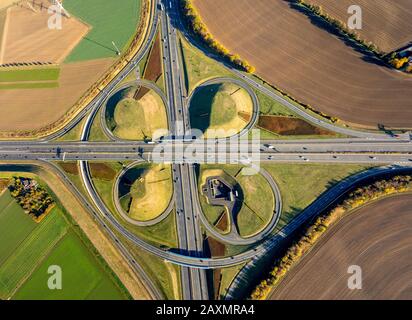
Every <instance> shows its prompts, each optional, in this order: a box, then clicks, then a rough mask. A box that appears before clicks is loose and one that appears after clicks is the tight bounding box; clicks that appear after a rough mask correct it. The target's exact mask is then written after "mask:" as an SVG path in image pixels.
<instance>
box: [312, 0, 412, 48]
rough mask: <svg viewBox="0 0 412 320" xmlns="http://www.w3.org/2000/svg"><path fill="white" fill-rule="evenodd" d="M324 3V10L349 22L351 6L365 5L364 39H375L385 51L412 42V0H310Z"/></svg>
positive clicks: (363, 7) (361, 33)
mask: <svg viewBox="0 0 412 320" xmlns="http://www.w3.org/2000/svg"><path fill="white" fill-rule="evenodd" d="M307 1H308V2H309V3H313V4H317V5H320V6H322V8H323V11H324V12H326V13H328V14H329V15H330V16H332V17H333V18H335V19H339V20H341V21H342V22H344V23H347V20H348V17H349V16H350V15H349V14H348V13H347V11H348V8H349V6H350V5H352V4H356V5H358V6H360V7H361V8H362V10H363V11H362V15H363V26H362V30H359V31H356V32H357V33H359V34H360V35H361V36H362V38H364V39H366V40H368V41H372V42H373V43H374V44H376V45H377V46H378V47H379V48H380V49H381V50H383V51H384V52H391V51H393V50H396V49H399V48H401V47H403V46H405V45H407V44H408V43H412V24H411V23H410V21H412V1H410V0H396V1H393V0H357V1H356V3H355V2H354V1H353V0H339V1H330V0H307Z"/></svg>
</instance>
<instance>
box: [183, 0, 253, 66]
mask: <svg viewBox="0 0 412 320" xmlns="http://www.w3.org/2000/svg"><path fill="white" fill-rule="evenodd" d="M181 8H182V11H183V13H184V16H185V18H186V22H187V23H188V25H189V27H190V28H191V29H192V31H193V32H194V33H195V34H196V35H197V36H198V37H199V38H200V39H201V40H202V41H203V42H204V43H205V44H206V45H207V46H209V47H210V48H211V49H213V50H214V51H215V52H216V53H217V54H219V55H220V56H221V57H222V58H224V59H226V60H228V61H230V62H231V63H232V64H234V65H235V66H236V67H239V68H240V69H242V70H244V71H246V72H248V73H254V72H255V67H253V66H252V65H250V64H249V62H247V61H246V60H244V59H242V58H241V57H240V56H239V55H238V54H232V53H230V52H229V50H228V49H227V48H225V47H224V46H223V45H222V44H220V43H219V42H218V41H217V40H216V39H215V38H214V37H213V35H212V34H211V33H210V32H209V30H208V29H207V27H206V25H205V23H204V22H203V21H202V18H201V17H200V15H199V12H198V11H197V9H196V8H195V7H194V6H193V4H192V1H191V0H181Z"/></svg>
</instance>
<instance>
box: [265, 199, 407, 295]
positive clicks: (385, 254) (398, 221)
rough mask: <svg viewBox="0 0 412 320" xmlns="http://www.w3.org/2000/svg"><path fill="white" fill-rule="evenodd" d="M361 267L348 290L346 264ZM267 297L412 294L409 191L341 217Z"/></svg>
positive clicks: (348, 275)
mask: <svg viewBox="0 0 412 320" xmlns="http://www.w3.org/2000/svg"><path fill="white" fill-rule="evenodd" d="M351 265H358V266H360V267H361V268H362V278H363V281H362V289H361V290H349V289H348V286H347V283H348V282H347V281H348V278H349V277H350V274H348V273H347V270H348V267H349V266H351ZM271 299H273V300H279V299H345V300H346V299H412V195H410V194H406V195H401V196H396V197H392V198H386V199H383V200H380V201H378V202H376V203H373V204H371V205H369V206H366V207H364V208H362V209H360V210H358V211H357V212H356V213H353V214H352V215H349V216H347V217H345V218H344V219H343V220H342V221H341V222H340V223H339V224H338V225H336V226H335V227H332V229H331V230H329V231H328V232H327V233H326V234H325V236H324V238H322V239H321V240H320V242H319V243H317V244H316V245H315V247H314V248H313V249H312V251H311V252H310V253H309V254H308V255H307V256H306V257H303V259H302V261H301V262H300V263H299V264H298V265H297V266H296V267H295V268H294V269H293V270H292V271H291V272H290V273H289V274H288V275H287V276H286V277H285V278H284V279H283V280H282V282H281V283H280V284H279V286H278V287H277V288H276V290H275V291H274V292H273V294H272V296H271Z"/></svg>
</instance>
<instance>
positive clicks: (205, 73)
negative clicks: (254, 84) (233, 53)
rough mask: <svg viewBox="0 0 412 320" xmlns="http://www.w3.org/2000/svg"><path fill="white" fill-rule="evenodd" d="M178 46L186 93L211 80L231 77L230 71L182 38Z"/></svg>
mask: <svg viewBox="0 0 412 320" xmlns="http://www.w3.org/2000/svg"><path fill="white" fill-rule="evenodd" d="M179 45H180V53H181V57H182V62H183V69H184V74H185V83H186V89H187V92H189V93H190V92H192V91H193V89H194V88H196V87H197V86H198V85H199V84H200V83H201V82H203V81H206V80H208V79H211V78H215V77H233V75H232V73H231V72H230V71H228V70H227V69H225V68H224V67H222V66H221V65H220V64H218V63H217V62H215V61H214V60H213V59H211V58H209V57H207V56H205V55H204V54H203V53H202V52H201V51H199V50H198V49H197V48H195V47H193V46H192V45H190V44H189V43H188V42H187V41H186V40H185V39H184V38H183V37H182V36H180V37H179Z"/></svg>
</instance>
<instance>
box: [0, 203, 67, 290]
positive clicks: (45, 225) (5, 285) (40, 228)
mask: <svg viewBox="0 0 412 320" xmlns="http://www.w3.org/2000/svg"><path fill="white" fill-rule="evenodd" d="M67 229H68V224H67V221H66V220H65V219H64V217H63V215H62V213H61V212H60V210H59V209H58V208H57V207H55V208H54V209H53V210H52V212H50V213H49V215H48V216H47V217H46V218H45V219H44V220H43V221H42V222H41V223H40V224H39V225H37V226H36V228H35V229H34V230H33V232H31V233H30V235H29V236H28V237H27V238H25V239H24V241H23V242H22V243H21V245H20V246H19V247H18V248H17V250H15V251H14V252H13V255H11V256H10V258H9V259H8V260H7V261H6V262H5V263H4V264H2V265H1V267H0V284H1V286H0V297H1V298H4V297H7V296H10V295H11V294H12V293H13V291H14V290H15V289H16V288H17V287H18V286H19V284H21V283H22V282H24V279H25V278H26V277H27V276H28V275H30V273H31V272H32V271H33V270H32V269H33V268H34V266H36V265H38V264H39V263H40V262H41V260H42V259H43V258H44V257H45V256H46V255H47V254H49V252H50V251H51V250H52V249H53V247H54V245H55V244H56V243H57V242H58V241H59V240H60V239H61V238H62V237H63V236H64V235H65V234H66V232H67Z"/></svg>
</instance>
